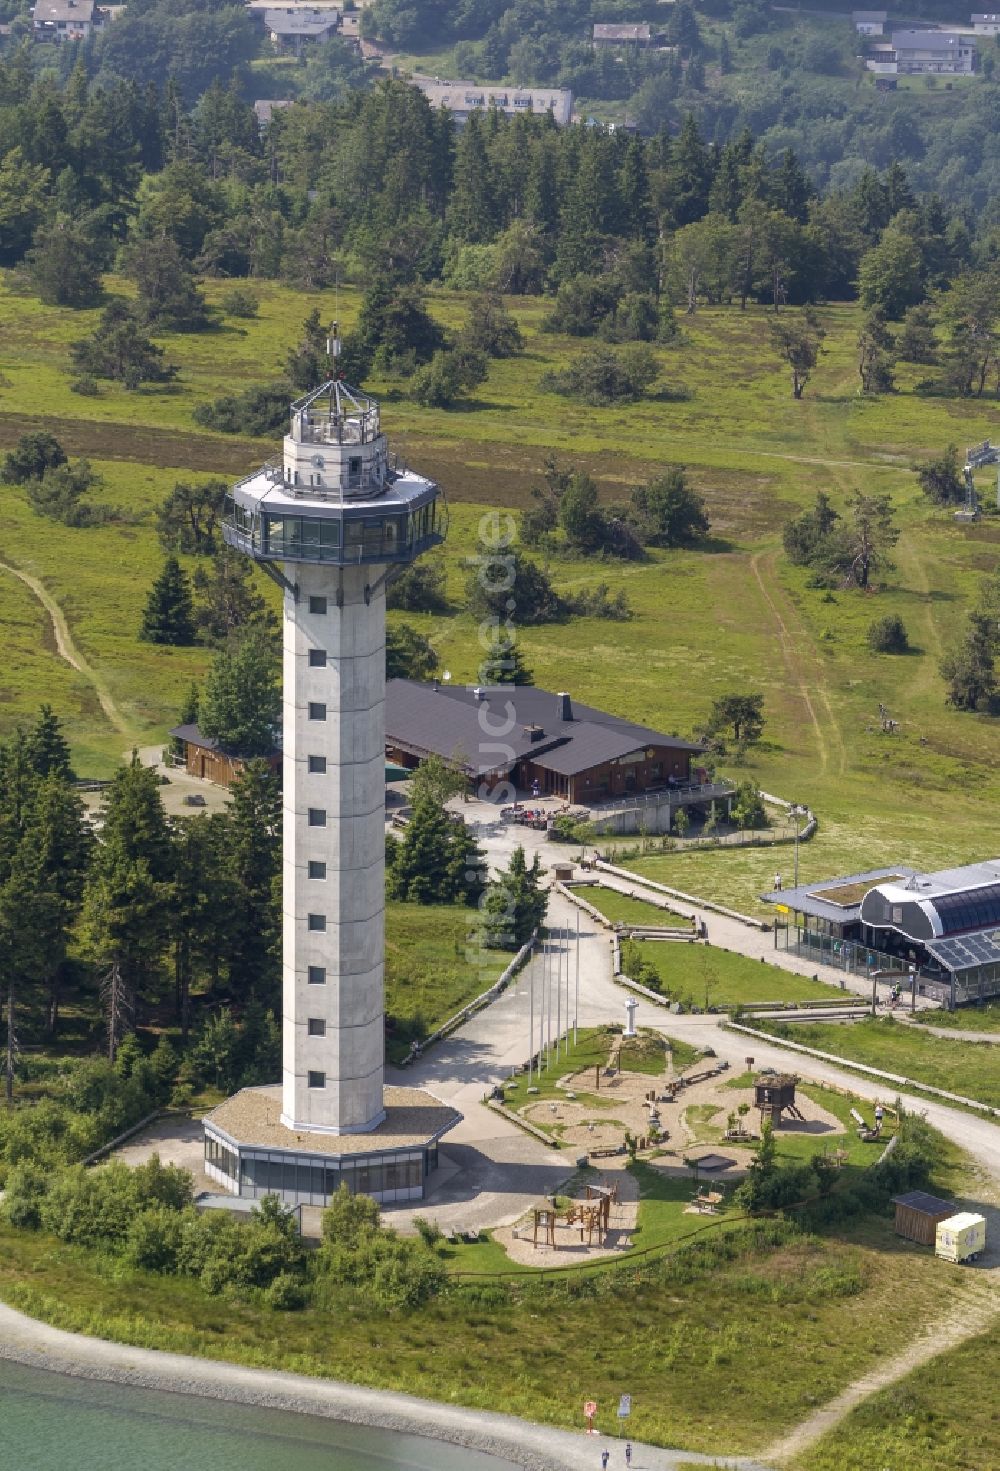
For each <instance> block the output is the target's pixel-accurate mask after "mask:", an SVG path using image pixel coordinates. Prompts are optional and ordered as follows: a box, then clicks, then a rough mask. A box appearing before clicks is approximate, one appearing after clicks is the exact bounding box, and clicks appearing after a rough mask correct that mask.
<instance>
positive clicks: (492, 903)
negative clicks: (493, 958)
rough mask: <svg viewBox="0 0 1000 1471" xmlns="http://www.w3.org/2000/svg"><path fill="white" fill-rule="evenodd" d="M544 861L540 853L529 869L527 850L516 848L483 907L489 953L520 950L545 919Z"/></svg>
mask: <svg viewBox="0 0 1000 1471" xmlns="http://www.w3.org/2000/svg"><path fill="white" fill-rule="evenodd" d="M541 879H542V861H541V858H540V857H539V855H538V854H537V853H536V854H535V857H534V859H533V861H532V864H531V867H530V868H529V867H528V863H527V860H526V859H525V856H524V849H523V848H521V847H518V848H515V849H514V851H513V853H512V854H511V857H510V862H509V863H508V865H507V867H506V868H505V869H503V870H502V871H501V872H500V873H498V874H497V876H496V878H495V879H494V881H493V882H492V883H491V884H490V885H489V887H488V888H487V890H486V896H485V898H484V900H483V903H482V914H483V943H484V944H485V945H486V947H487V949H489V950H519V949H520V948H521V946H522V945H523V944H524V943H525V942H526V941H527V940H528V939H529V938H530V936H531V933H532V931H533V930H534V929H536V928H537V926H538V925H540V924H541V923H542V920H543V919H544V918H545V912H546V909H547V908H548V895H547V894H546V893H545V892H544V890H543V889H542V887H541Z"/></svg>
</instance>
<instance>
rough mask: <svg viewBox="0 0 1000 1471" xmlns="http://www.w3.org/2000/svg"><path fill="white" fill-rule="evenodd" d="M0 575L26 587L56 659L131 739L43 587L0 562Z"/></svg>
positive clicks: (19, 571) (48, 593)
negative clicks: (44, 620)
mask: <svg viewBox="0 0 1000 1471" xmlns="http://www.w3.org/2000/svg"><path fill="white" fill-rule="evenodd" d="M0 571H3V572H9V573H10V574H11V575H12V576H13V577H17V578H19V579H20V581H21V582H23V583H24V584H25V586H26V587H29V588H30V589H31V591H32V592H33V593H34V595H35V597H36V598H37V599H38V601H39V602H40V603H41V605H42V607H43V608H44V609H45V611H46V613H48V615H49V618H50V619H51V620H52V633H53V636H54V638H55V641H56V649H57V651H58V654H59V657H60V658H61V659H65V661H66V663H67V664H69V665H70V666H71V668H73V669H75V670H76V672H77V673H78V674H82V675H83V677H84V679H85V680H87V681H88V682H89V684H91V685H92V686H93V690H94V693H95V695H96V696H97V699H98V703H99V704H100V707H101V709H102V710H103V711H104V714H105V715H106V716H107V718H108V720H109V722H110V723H111V724H112V725H113V726H114V728H115V730H117V731H118V733H119V734H120V735H123V736H128V735H131V730H130V728H129V725H128V722H127V721H126V719H125V717H124V715H122V713H121V711H120V710H119V709H118V706H117V705H116V704H115V702H114V700H113V699H112V698H111V691H110V690H109V689H108V687H107V685H106V684H105V683H104V680H103V679H102V678H101V677H100V675H99V674H96V673H95V672H94V670H93V669H92V668H91V667H90V665H89V664H88V663H87V661H86V659H85V658H84V657H83V655H82V654H81V653H80V650H79V649H78V648H77V647H76V644H74V642H73V636H72V634H71V633H70V631H69V624H68V623H67V622H66V618H65V615H64V613H63V610H62V608H60V606H59V604H58V603H57V602H56V600H55V598H54V597H53V596H52V594H51V593H50V592H49V590H48V588H47V587H46V586H45V584H44V583H43V582H40V581H39V580H38V578H37V577H32V576H31V574H30V573H29V572H22V571H21V569H20V568H19V567H12V566H11V565H10V563H9V562H0Z"/></svg>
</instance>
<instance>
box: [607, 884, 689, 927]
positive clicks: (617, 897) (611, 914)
mask: <svg viewBox="0 0 1000 1471" xmlns="http://www.w3.org/2000/svg"><path fill="white" fill-rule="evenodd" d="M580 897H581V898H582V899H586V901H587V903H588V904H592V905H593V906H594V908H595V909H598V910H600V912H601V914H603V915H604V917H605V919H609V920H611V922H612V924H615V923H618V922H619V921H620V922H621V923H622V924H636V925H672V926H677V927H678V928H680V929H690V927H691V921H690V920H689V919H685V918H684V917H683V915H680V914H674V913H673V912H672V911H671V910H669V909H661V908H660V906H659V904H648V903H647V902H646V900H645V899H633V898H632V896H631V894H621V893H619V891H618V890H617V889H606V888H605V887H604V885H603V884H588V885H587V886H586V888H583V889H581V890H580Z"/></svg>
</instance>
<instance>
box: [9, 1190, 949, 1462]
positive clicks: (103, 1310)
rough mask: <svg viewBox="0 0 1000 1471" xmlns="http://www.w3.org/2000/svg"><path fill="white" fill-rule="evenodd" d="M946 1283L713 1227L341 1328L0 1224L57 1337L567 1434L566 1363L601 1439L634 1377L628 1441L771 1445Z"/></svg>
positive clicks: (890, 1262) (873, 1257)
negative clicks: (619, 1256)
mask: <svg viewBox="0 0 1000 1471" xmlns="http://www.w3.org/2000/svg"><path fill="white" fill-rule="evenodd" d="M664 1204H667V1203H666V1202H664ZM953 1273H954V1269H953V1268H950V1269H949V1268H948V1267H947V1266H946V1264H943V1263H940V1262H937V1261H935V1259H934V1258H933V1257H930V1256H928V1255H927V1254H926V1253H921V1252H919V1251H917V1250H916V1249H914V1248H912V1247H909V1246H908V1245H906V1244H905V1243H902V1242H900V1241H899V1240H897V1238H895V1237H894V1236H893V1234H892V1231H891V1228H890V1226H889V1224H888V1222H882V1221H881V1220H878V1221H870V1222H869V1223H867V1224H866V1225H865V1226H864V1227H859V1228H856V1229H855V1230H854V1233H853V1235H850V1236H845V1237H844V1238H843V1239H829V1240H818V1239H815V1238H810V1237H805V1236H800V1235H798V1234H797V1233H796V1232H795V1231H794V1230H793V1229H791V1228H786V1227H781V1226H777V1225H774V1224H769V1225H767V1226H762V1227H760V1228H757V1229H756V1230H754V1231H752V1232H751V1231H747V1230H745V1229H740V1230H736V1231H734V1232H731V1233H729V1232H726V1233H713V1237H712V1240H711V1242H709V1243H706V1244H705V1245H704V1246H701V1247H699V1248H696V1249H694V1250H693V1251H685V1252H683V1253H682V1254H681V1256H680V1257H679V1258H677V1259H675V1260H672V1261H667V1262H660V1263H655V1262H654V1263H650V1264H642V1263H640V1264H639V1265H632V1266H630V1267H629V1268H628V1277H627V1279H626V1278H623V1276H622V1272H621V1270H618V1271H610V1272H604V1273H601V1274H598V1275H596V1276H592V1277H588V1278H583V1279H581V1278H579V1277H571V1278H570V1279H569V1280H566V1279H563V1280H561V1281H560V1280H558V1279H557V1280H555V1281H552V1282H544V1283H543V1282H538V1281H534V1280H532V1279H528V1280H526V1281H524V1282H522V1283H520V1284H519V1285H518V1286H517V1288H516V1289H514V1290H511V1291H503V1290H498V1289H494V1288H490V1287H478V1288H477V1287H476V1286H475V1285H474V1284H470V1286H469V1287H468V1288H465V1287H463V1288H457V1289H455V1290H454V1291H452V1292H450V1293H448V1294H446V1295H445V1296H444V1297H442V1298H439V1299H437V1300H436V1301H434V1302H433V1303H431V1304H430V1305H429V1306H428V1307H426V1308H423V1309H421V1310H420V1312H418V1313H413V1314H409V1313H400V1314H396V1315H394V1316H392V1317H387V1316H386V1315H384V1314H376V1313H372V1314H368V1313H365V1312H363V1311H352V1313H351V1315H350V1321H349V1328H348V1331H345V1327H346V1326H347V1325H346V1324H345V1321H344V1319H343V1318H342V1316H341V1315H339V1314H337V1313H330V1312H326V1311H318V1310H313V1309H309V1310H306V1311H304V1312H301V1313H295V1314H287V1313H285V1314H279V1313H277V1312H274V1311H272V1310H270V1309H267V1308H264V1307H260V1306H257V1305H255V1304H251V1303H248V1302H242V1301H230V1300H228V1299H222V1298H218V1297H209V1296H207V1295H206V1294H205V1293H204V1292H203V1291H202V1290H201V1288H200V1287H198V1286H197V1285H195V1284H193V1283H192V1282H190V1281H186V1280H183V1279H165V1278H160V1277H156V1276H151V1275H149V1274H146V1273H142V1272H132V1271H128V1270H125V1269H123V1268H122V1267H121V1265H120V1264H115V1265H112V1264H110V1263H107V1262H106V1261H102V1259H101V1258H99V1257H96V1256H94V1255H92V1254H88V1253H86V1252H84V1251H82V1250H79V1249H76V1248H70V1247H66V1246H63V1245H61V1244H59V1243H57V1242H55V1241H53V1240H52V1239H50V1238H46V1237H44V1236H35V1235H27V1234H20V1233H15V1232H11V1231H9V1230H6V1229H5V1230H3V1231H0V1295H2V1296H3V1298H4V1299H5V1300H6V1301H8V1302H11V1303H13V1304H15V1305H16V1306H19V1307H21V1308H22V1309H23V1310H25V1311H27V1312H29V1313H32V1314H33V1315H34V1316H38V1317H42V1318H45V1319H46V1320H48V1321H50V1322H54V1323H57V1324H59V1325H60V1326H62V1327H65V1328H69V1329H73V1330H76V1331H80V1332H84V1333H91V1334H99V1335H101V1336H104V1337H108V1338H113V1339H117V1340H120V1341H123V1342H126V1343H135V1344H140V1345H143V1346H147V1347H158V1348H164V1349H169V1350H173V1351H178V1352H187V1353H194V1354H198V1355H203V1356H206V1357H210V1358H229V1359H233V1360H235V1361H237V1362H241V1363H247V1364H253V1365H258V1366H269V1367H273V1368H280V1369H289V1370H293V1371H297V1372H303V1373H308V1374H315V1375H319V1376H332V1377H336V1378H342V1379H347V1380H350V1381H354V1382H359V1383H363V1384H369V1385H374V1386H382V1387H393V1388H398V1389H402V1390H406V1391H409V1392H412V1393H416V1394H425V1395H430V1396H432V1397H435V1398H440V1397H441V1395H442V1393H443V1392H444V1388H443V1387H444V1386H447V1396H448V1398H450V1399H451V1400H452V1401H453V1402H455V1403H459V1404H466V1405H471V1406H481V1407H483V1408H490V1409H498V1408H503V1409H505V1410H507V1411H509V1412H510V1413H512V1414H519V1415H527V1416H529V1417H530V1418H532V1419H538V1420H541V1421H545V1422H549V1423H553V1424H557V1425H564V1426H573V1425H576V1424H578V1423H579V1405H578V1404H577V1399H578V1398H579V1394H577V1393H576V1392H575V1390H568V1387H567V1375H566V1367H567V1364H572V1365H573V1376H572V1379H573V1385H574V1386H578V1387H579V1390H580V1393H585V1394H586V1395H593V1397H594V1398H595V1399H597V1401H598V1403H599V1404H600V1405H601V1415H600V1417H599V1421H598V1424H599V1428H600V1429H602V1430H604V1431H608V1430H611V1429H612V1428H613V1419H612V1416H611V1414H610V1410H611V1408H612V1407H613V1405H614V1404H616V1403H617V1395H618V1393H619V1392H620V1386H621V1385H622V1384H628V1385H629V1387H630V1391H631V1393H632V1394H633V1396H634V1401H633V1404H634V1409H633V1417H632V1420H631V1422H630V1430H631V1431H632V1433H633V1434H634V1435H635V1436H636V1437H638V1438H641V1439H643V1440H650V1441H654V1442H656V1441H659V1442H661V1443H669V1444H680V1445H683V1446H687V1447H689V1448H690V1449H692V1450H705V1451H719V1452H730V1451H731V1452H739V1451H752V1450H754V1449H755V1448H758V1447H760V1446H761V1445H762V1444H765V1443H766V1442H767V1441H768V1440H769V1439H771V1438H772V1437H773V1436H774V1435H775V1434H776V1433H777V1432H778V1431H780V1430H781V1429H782V1428H784V1427H787V1426H790V1425H791V1424H794V1423H795V1422H796V1421H798V1420H799V1419H800V1418H801V1417H802V1416H803V1415H804V1414H806V1413H808V1411H809V1409H810V1408H811V1407H812V1406H814V1405H815V1404H816V1403H819V1402H822V1401H823V1400H825V1399H827V1398H828V1397H830V1396H831V1395H833V1394H835V1393H837V1392H838V1390H839V1389H841V1388H842V1387H843V1386H844V1385H845V1384H846V1383H847V1382H849V1381H850V1380H851V1379H853V1378H854V1377H855V1376H856V1375H857V1374H859V1373H862V1372H864V1371H865V1369H866V1368H868V1367H870V1366H872V1365H873V1364H874V1363H876V1362H877V1360H878V1359H879V1357H880V1356H882V1355H883V1354H884V1352H885V1348H886V1344H887V1343H892V1344H894V1345H899V1344H900V1343H902V1342H903V1341H905V1340H906V1339H908V1338H909V1337H910V1336H912V1335H913V1334H915V1333H917V1332H918V1331H919V1330H920V1328H921V1327H922V1326H923V1325H924V1324H925V1323H927V1322H928V1321H930V1320H932V1319H933V1318H934V1316H935V1315H937V1314H938V1313H940V1312H941V1311H943V1310H944V1307H945V1305H946V1304H947V1303H948V1302H949V1301H950V1300H951V1299H952V1295H953V1293H954V1290H955V1278H954V1275H953ZM484 1294H485V1295H484ZM765 1304H766V1310H763V1311H762V1308H764V1305H765ZM526 1352H527V1353H528V1355H529V1357H530V1365H531V1368H530V1373H529V1372H526V1371H525V1355H526ZM793 1353H794V1355H795V1362H796V1372H795V1373H794V1374H789V1373H788V1371H787V1369H788V1359H789V1355H790V1354H793ZM748 1364H753V1367H754V1372H753V1373H747V1372H745V1370H746V1366H747V1365H748Z"/></svg>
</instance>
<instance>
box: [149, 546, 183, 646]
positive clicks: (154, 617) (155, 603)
mask: <svg viewBox="0 0 1000 1471" xmlns="http://www.w3.org/2000/svg"><path fill="white" fill-rule="evenodd" d="M139 637H140V639H142V640H143V642H144V643H149V644H171V645H173V646H174V647H187V646H188V645H190V644H193V643H194V641H195V631H194V605H193V603H192V601H191V586H190V583H189V582H188V579H187V574H186V573H185V572H184V571H183V569H182V567H181V564H180V563H179V562H178V560H177V558H176V557H168V558H167V560H166V561H165V562H164V564H163V571H162V572H161V573H160V575H159V577H158V578H157V579H156V581H155V582H154V583H153V586H152V587H151V588H150V590H149V597H148V598H147V599H146V608H145V611H144V612H143V615H142V627H141V628H140V629H139Z"/></svg>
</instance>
